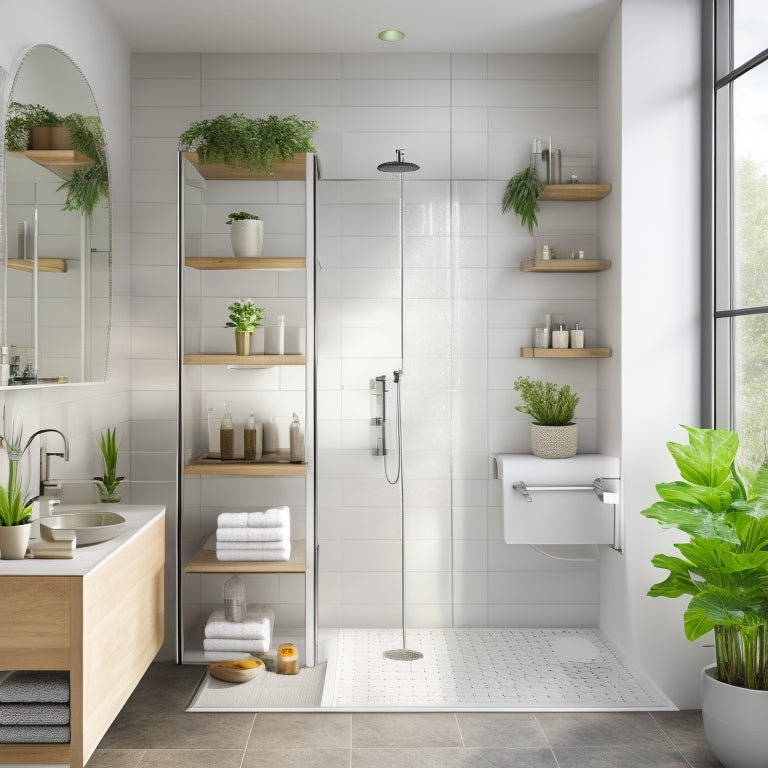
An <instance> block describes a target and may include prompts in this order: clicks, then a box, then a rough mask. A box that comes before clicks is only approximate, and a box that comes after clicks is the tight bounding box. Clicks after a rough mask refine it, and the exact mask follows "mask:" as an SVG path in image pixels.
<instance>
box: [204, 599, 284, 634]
mask: <svg viewBox="0 0 768 768" xmlns="http://www.w3.org/2000/svg"><path fill="white" fill-rule="evenodd" d="M274 624H275V612H274V611H273V610H272V609H271V608H269V607H267V606H265V605H257V606H254V607H252V608H249V610H248V611H247V612H246V614H245V619H244V620H243V621H227V620H226V619H225V618H224V611H223V610H221V609H218V610H216V611H214V612H213V613H212V614H211V615H210V616H209V617H208V621H207V622H206V623H205V636H206V637H207V638H217V639H219V640H263V639H265V638H266V639H267V640H269V639H270V638H271V637H272V627H273V626H274Z"/></svg>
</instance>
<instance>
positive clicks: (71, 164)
mask: <svg viewBox="0 0 768 768" xmlns="http://www.w3.org/2000/svg"><path fill="white" fill-rule="evenodd" d="M12 154H14V155H15V156H21V155H23V156H24V157H27V158H29V159H30V160H31V161H32V162H33V163H37V164H38V165H42V166H43V168H47V169H48V170H49V171H51V173H55V174H56V175H57V176H58V177H59V178H60V179H64V180H65V181H69V179H71V178H72V172H73V171H74V170H75V169H76V168H88V166H91V165H93V160H91V158H90V157H88V156H87V155H84V154H82V153H81V152H78V151H77V150H76V149H28V150H27V151H26V152H14V153H12Z"/></svg>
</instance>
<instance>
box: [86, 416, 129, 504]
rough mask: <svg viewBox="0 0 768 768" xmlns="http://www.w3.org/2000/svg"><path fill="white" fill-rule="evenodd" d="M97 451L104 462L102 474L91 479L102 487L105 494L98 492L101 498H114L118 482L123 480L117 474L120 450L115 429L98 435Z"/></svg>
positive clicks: (111, 428) (109, 429) (112, 428)
mask: <svg viewBox="0 0 768 768" xmlns="http://www.w3.org/2000/svg"><path fill="white" fill-rule="evenodd" d="M99 450H101V457H102V459H103V462H104V474H103V475H102V476H101V477H94V478H93V479H94V480H96V481H98V482H99V483H100V485H101V486H102V487H103V489H104V492H105V493H104V494H101V492H100V495H101V496H102V497H105V496H114V494H115V491H116V490H117V487H118V486H119V485H120V482H121V481H122V480H124V479H125V477H123V476H122V475H118V474H117V456H118V453H119V450H120V448H119V446H118V444H117V427H107V429H105V430H104V431H103V432H102V433H101V434H100V435H99Z"/></svg>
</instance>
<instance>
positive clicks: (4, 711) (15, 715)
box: [0, 704, 69, 725]
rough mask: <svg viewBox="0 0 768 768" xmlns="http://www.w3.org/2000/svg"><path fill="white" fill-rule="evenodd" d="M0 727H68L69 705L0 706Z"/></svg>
mask: <svg viewBox="0 0 768 768" xmlns="http://www.w3.org/2000/svg"><path fill="white" fill-rule="evenodd" d="M0 725H69V704H0Z"/></svg>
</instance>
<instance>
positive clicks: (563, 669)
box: [323, 629, 675, 711]
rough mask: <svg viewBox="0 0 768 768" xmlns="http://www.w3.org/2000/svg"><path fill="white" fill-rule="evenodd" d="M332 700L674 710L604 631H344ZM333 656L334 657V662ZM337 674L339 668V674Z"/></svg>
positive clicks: (364, 705)
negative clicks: (405, 657) (405, 653)
mask: <svg viewBox="0 0 768 768" xmlns="http://www.w3.org/2000/svg"><path fill="white" fill-rule="evenodd" d="M337 631H338V637H337V640H336V653H335V659H334V660H335V664H334V663H329V667H328V671H329V674H328V675H327V676H326V688H325V693H324V695H323V704H324V706H328V705H330V706H333V707H337V708H341V709H350V710H356V709H375V710H377V711H382V710H390V709H423V708H426V709H464V708H467V709H491V710H495V709H500V710H525V711H532V710H533V711H536V710H555V711H571V710H581V711H589V710H598V711H599V710H616V709H624V710H636V709H639V710H651V709H675V707H674V706H673V705H672V704H671V703H670V702H669V700H668V699H667V698H666V697H665V696H664V695H663V694H662V693H661V692H660V691H658V690H657V689H656V688H655V686H653V684H652V683H650V681H648V680H646V679H645V678H644V677H643V675H642V674H640V673H639V672H638V671H637V670H633V669H631V668H630V667H629V665H628V663H627V661H626V660H625V659H624V658H623V657H622V656H621V654H619V653H618V652H617V650H616V649H614V648H613V647H612V646H611V645H610V644H609V643H608V642H607V640H606V639H605V638H604V637H603V635H602V634H601V632H600V631H599V630H597V629H409V630H408V632H407V643H408V645H407V647H408V648H409V649H412V650H417V651H420V652H421V653H423V654H424V658H423V659H419V660H416V661H393V660H390V659H385V658H384V657H383V652H384V651H386V650H392V649H397V648H401V647H402V642H403V637H402V631H401V630H399V629H396V630H387V629H340V630H337ZM329 661H330V660H329ZM332 670H333V672H332Z"/></svg>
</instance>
